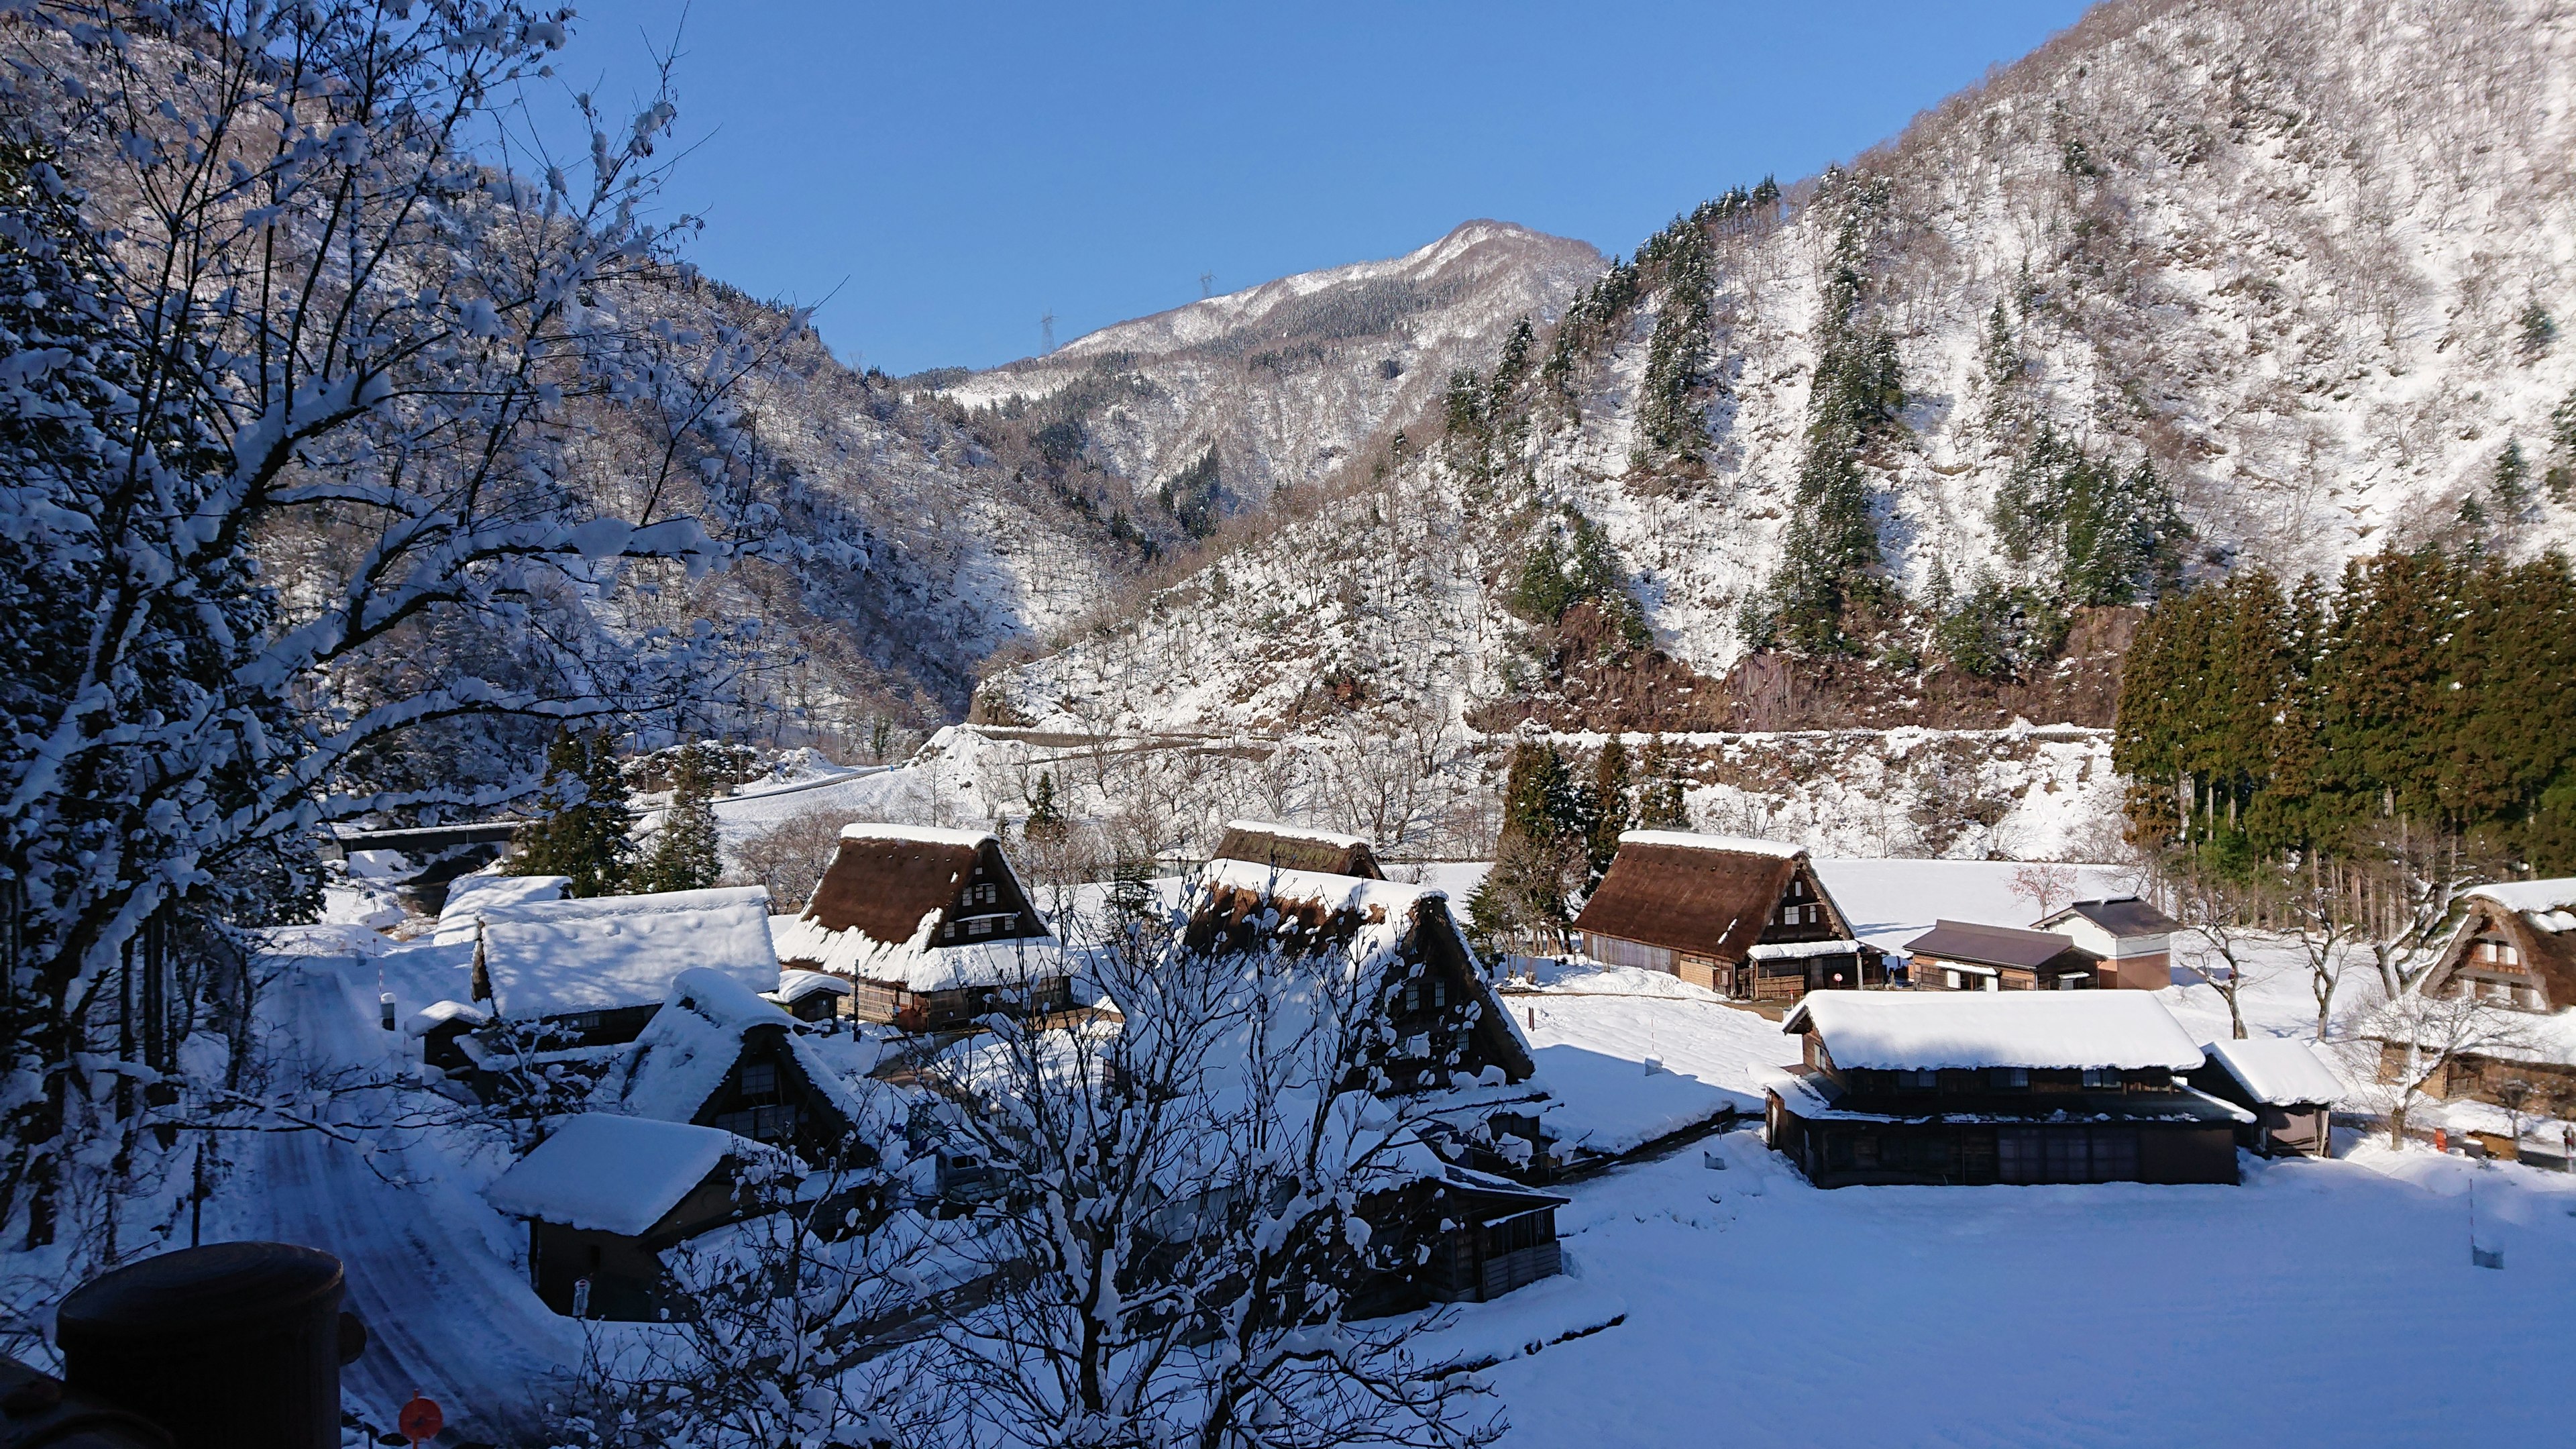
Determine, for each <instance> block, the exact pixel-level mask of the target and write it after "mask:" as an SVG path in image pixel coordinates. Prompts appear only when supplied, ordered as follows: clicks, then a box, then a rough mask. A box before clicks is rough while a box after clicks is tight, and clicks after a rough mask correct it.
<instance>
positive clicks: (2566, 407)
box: [2542, 390, 2576, 503]
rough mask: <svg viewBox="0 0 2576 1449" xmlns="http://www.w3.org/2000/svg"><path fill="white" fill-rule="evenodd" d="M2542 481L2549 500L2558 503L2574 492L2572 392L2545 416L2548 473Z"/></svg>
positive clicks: (2575, 412)
mask: <svg viewBox="0 0 2576 1449" xmlns="http://www.w3.org/2000/svg"><path fill="white" fill-rule="evenodd" d="M2542 481H2543V482H2545V483H2546V484H2548V485H2549V496H2550V497H2552V498H2555V499H2557V500H2558V501H2559V502H2561V503H2564V502H2566V501H2567V496H2568V494H2569V492H2570V491H2576V390H2571V391H2569V392H2568V394H2567V396H2566V397H2565V398H2563V399H2561V400H2560V402H2559V404H2558V406H2557V407H2556V408H2555V409H2553V410H2552V411H2551V412H2550V414H2549V471H2548V472H2547V473H2546V474H2544V475H2542Z"/></svg>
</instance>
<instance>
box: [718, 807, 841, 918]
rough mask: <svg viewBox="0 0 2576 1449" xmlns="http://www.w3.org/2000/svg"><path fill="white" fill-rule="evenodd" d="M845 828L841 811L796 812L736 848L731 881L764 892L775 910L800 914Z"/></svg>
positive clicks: (835, 849)
mask: <svg viewBox="0 0 2576 1449" xmlns="http://www.w3.org/2000/svg"><path fill="white" fill-rule="evenodd" d="M848 823H849V812H848V811H846V810H800V811H798V812H797V813H796V814H793V815H790V816H788V817H787V818H786V819H784V820H781V821H779V822H778V823H777V824H776V825H773V826H771V827H769V828H768V829H767V830H764V831H762V832H761V833H759V834H758V835H755V836H753V837H751V838H750V839H749V840H746V841H744V842H743V843H742V844H741V845H740V846H738V847H736V848H735V850H734V853H733V854H734V859H735V861H736V865H735V869H734V871H733V876H734V877H735V878H736V879H738V880H739V881H740V882H741V883H743V884H746V885H756V886H766V887H768V889H769V900H770V905H771V907H772V909H774V910H778V911H799V910H803V909H804V908H805V902H806V901H807V899H809V898H810V897H811V896H812V895H813V894H814V886H815V884H816V882H818V881H820V880H822V879H823V872H824V871H825V870H827V869H829V868H830V867H831V864H832V856H833V853H834V852H836V851H838V850H839V849H840V848H841V827H842V826H843V825H846V824H848Z"/></svg>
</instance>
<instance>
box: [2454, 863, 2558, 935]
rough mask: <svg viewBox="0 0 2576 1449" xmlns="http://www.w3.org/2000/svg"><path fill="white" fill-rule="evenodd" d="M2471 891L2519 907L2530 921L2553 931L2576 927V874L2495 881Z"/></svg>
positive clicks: (2505, 906) (2512, 906) (2518, 909)
mask: <svg viewBox="0 0 2576 1449" xmlns="http://www.w3.org/2000/svg"><path fill="white" fill-rule="evenodd" d="M2467 893H2468V894H2469V895H2472V896H2476V897H2479V898H2481V899H2483V900H2490V901H2493V902H2495V903H2496V904H2497V905H2500V906H2502V907H2504V908H2505V909H2506V910H2508V911H2519V912H2521V913H2522V914H2523V915H2525V916H2528V917H2530V918H2531V923H2532V924H2533V925H2535V926H2537V927H2539V928H2540V929H2541V930H2544V931H2548V932H2551V933H2553V934H2554V933H2557V932H2561V931H2576V876H2561V877H2559V878H2557V879H2554V880H2512V881H2500V882H2498V883H2496V884H2494V885H2482V886H2472V887H2470V889H2469V891H2468V892H2467Z"/></svg>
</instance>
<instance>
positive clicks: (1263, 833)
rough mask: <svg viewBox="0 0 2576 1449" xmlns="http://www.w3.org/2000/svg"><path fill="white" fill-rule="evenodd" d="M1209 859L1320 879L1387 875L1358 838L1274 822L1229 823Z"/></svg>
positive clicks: (1376, 878) (1371, 847)
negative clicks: (1311, 874)
mask: <svg viewBox="0 0 2576 1449" xmlns="http://www.w3.org/2000/svg"><path fill="white" fill-rule="evenodd" d="M1210 858H1211V859H1214V860H1234V861H1241V862H1243V863H1244V864H1246V865H1266V866H1270V867H1272V868H1274V869H1277V870H1302V871H1311V872H1314V873H1315V874H1318V875H1350V876H1358V877H1360V878H1361V879H1363V880H1384V879H1386V872H1385V871H1384V870H1381V869H1380V868H1379V867H1378V863H1377V851H1376V849H1375V848H1374V847H1373V846H1371V845H1370V844H1369V843H1368V842H1367V841H1366V840H1363V839H1361V838H1360V837H1359V836H1356V835H1342V834H1338V833H1336V832H1334V831H1330V830H1316V829H1314V828H1312V827H1309V826H1304V825H1282V824H1280V823H1278V822H1277V821H1272V820H1229V821H1227V822H1226V826H1225V838H1224V839H1222V840H1220V841H1218V842H1217V846H1216V854H1215V855H1214V856H1212V857H1210Z"/></svg>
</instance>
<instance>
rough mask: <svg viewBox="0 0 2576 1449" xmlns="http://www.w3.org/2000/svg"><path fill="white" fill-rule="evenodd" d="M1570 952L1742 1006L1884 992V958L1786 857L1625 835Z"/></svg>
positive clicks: (1709, 838)
mask: <svg viewBox="0 0 2576 1449" xmlns="http://www.w3.org/2000/svg"><path fill="white" fill-rule="evenodd" d="M1574 942H1575V948H1576V949H1577V950H1580V951H1582V952H1583V953H1584V954H1585V955H1587V956H1590V957H1591V958H1592V959H1593V960H1595V961H1599V962H1602V963H1603V964H1605V965H1611V966H1640V967H1644V968H1645V969H1647V970H1649V971H1661V972H1664V973H1666V974H1667V975H1674V976H1679V977H1681V978H1682V979H1683V980H1685V981H1688V982H1691V983H1693V984H1694V985H1698V986H1705V987H1708V988H1709V989H1711V990H1713V991H1719V992H1723V993H1725V994H1726V995H1728V996H1732V997H1734V998H1736V999H1738V1000H1742V1001H1795V1000H1797V999H1798V998H1799V997H1801V996H1804V995H1806V994H1807V993H1808V992H1810V991H1828V990H1851V989H1853V988H1856V987H1862V986H1879V985H1884V984H1885V983H1886V980H1887V955H1886V953H1885V952H1883V951H1881V950H1879V949H1878V948H1877V947H1876V946H1873V945H1871V944H1869V943H1868V942H1866V941H1862V940H1860V939H1859V934H1858V932H1856V931H1855V930H1854V929H1853V927H1852V923H1851V920H1850V918H1849V917H1848V916H1846V915H1844V914H1843V910H1842V907H1841V906H1839V905H1837V904H1836V903H1835V901H1834V898H1833V895H1832V893H1831V892H1829V891H1827V890H1826V889H1825V883H1824V881H1823V879H1822V878H1820V877H1819V876H1818V875H1817V874H1816V869H1815V865H1814V863H1813V862H1811V861H1809V860H1808V859H1807V853H1806V852H1805V851H1803V850H1800V849H1799V848H1797V847H1796V846H1794V845H1781V844H1778V843H1776V842H1773V841H1768V840H1744V839H1738V838H1735V837H1732V836H1723V835H1696V834H1692V833H1689V832H1686V831H1678V830H1629V831H1623V832H1621V833H1620V836H1619V853H1618V855H1617V856H1616V857H1614V858H1613V859H1612V860H1611V862H1610V871H1609V873H1608V874H1607V875H1605V876H1603V877H1602V879H1601V886H1600V888H1599V889H1597V890H1595V891H1594V892H1593V893H1592V897H1591V899H1590V900H1587V901H1586V902H1584V905H1583V913H1582V914H1581V915H1579V916H1577V917H1576V918H1575V921H1574Z"/></svg>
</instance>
